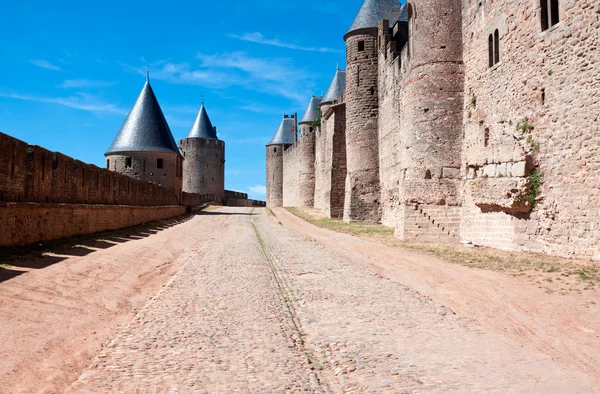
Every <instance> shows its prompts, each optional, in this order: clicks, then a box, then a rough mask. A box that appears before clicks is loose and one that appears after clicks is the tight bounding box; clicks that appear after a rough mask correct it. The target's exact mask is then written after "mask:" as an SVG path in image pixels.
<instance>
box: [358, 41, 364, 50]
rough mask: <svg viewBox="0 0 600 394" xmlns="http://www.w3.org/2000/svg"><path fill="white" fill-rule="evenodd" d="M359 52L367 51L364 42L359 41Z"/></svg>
mask: <svg viewBox="0 0 600 394" xmlns="http://www.w3.org/2000/svg"><path fill="white" fill-rule="evenodd" d="M358 51H359V52H364V51H365V42H364V41H359V42H358Z"/></svg>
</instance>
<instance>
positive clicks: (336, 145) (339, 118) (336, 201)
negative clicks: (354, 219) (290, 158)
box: [315, 68, 346, 219]
mask: <svg viewBox="0 0 600 394" xmlns="http://www.w3.org/2000/svg"><path fill="white" fill-rule="evenodd" d="M345 90H346V71H345V70H340V69H339V68H336V71H335V75H334V77H333V79H332V80H331V83H330V84H329V88H328V89H327V92H326V93H325V96H323V99H322V100H321V104H320V109H321V116H322V117H321V127H320V130H319V134H318V135H317V142H316V144H315V148H316V149H315V151H316V152H315V167H316V168H315V208H318V209H321V210H323V212H324V213H325V214H326V215H327V216H328V217H331V218H337V219H340V218H342V217H343V215H344V199H345V187H346V104H344V102H343V101H344V100H343V99H342V96H343V95H344V91H345Z"/></svg>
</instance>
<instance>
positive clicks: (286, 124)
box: [267, 115, 298, 207]
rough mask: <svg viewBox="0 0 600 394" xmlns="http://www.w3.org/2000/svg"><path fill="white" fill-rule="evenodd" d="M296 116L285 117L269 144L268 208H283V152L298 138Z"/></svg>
mask: <svg viewBox="0 0 600 394" xmlns="http://www.w3.org/2000/svg"><path fill="white" fill-rule="evenodd" d="M297 130H298V125H297V123H296V115H292V116H291V117H290V116H288V115H283V120H282V121H281V124H280V125H279V128H278V129H277V131H276V132H275V135H274V136H273V138H272V139H271V141H270V142H269V143H268V144H267V206H268V207H281V206H283V151H284V150H285V149H286V148H287V147H289V146H290V145H293V144H294V142H295V141H296V138H297Z"/></svg>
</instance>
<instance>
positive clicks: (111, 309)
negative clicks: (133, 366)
mask: <svg viewBox="0 0 600 394" xmlns="http://www.w3.org/2000/svg"><path fill="white" fill-rule="evenodd" d="M223 222H224V218H223V217H219V216H192V217H188V218H186V219H183V220H181V219H179V220H172V221H164V222H159V223H158V224H157V225H155V226H152V227H145V228H142V229H141V230H140V229H139V228H138V229H135V230H128V231H122V232H115V233H110V234H108V235H105V236H103V239H97V238H96V239H92V238H90V239H87V240H85V241H81V240H80V241H78V244H64V245H62V246H60V247H58V248H57V249H56V250H53V253H47V254H45V255H44V256H37V255H34V256H24V257H19V258H11V259H8V260H7V259H4V260H3V261H1V262H2V263H3V264H7V265H5V266H3V268H0V271H2V272H0V273H1V274H4V275H3V276H0V338H2V341H0V392H2V393H20V392H30V393H55V392H62V390H63V389H64V387H66V386H67V385H69V384H70V383H71V382H72V381H74V380H75V379H76V378H77V376H79V374H80V373H81V371H82V370H83V369H84V368H86V367H87V366H88V365H89V363H90V362H91V360H92V359H93V357H95V356H96V354H97V353H98V352H99V351H100V350H101V349H102V346H103V345H104V344H106V343H107V341H108V340H110V339H111V338H112V337H114V335H115V334H116V333H117V332H118V330H119V329H120V327H122V326H124V325H125V324H127V323H128V322H129V321H130V320H131V318H132V317H133V316H134V315H135V313H136V311H137V310H139V309H140V308H141V307H143V306H144V305H145V304H146V302H147V301H148V299H149V298H150V297H152V296H154V295H155V294H156V292H157V291H158V290H159V289H160V288H161V287H162V286H163V285H164V283H166V282H167V281H168V280H169V278H170V277H171V276H172V275H173V274H174V273H175V272H177V270H178V269H179V267H181V265H182V264H183V263H184V262H185V261H187V260H189V259H190V258H191V257H192V256H196V255H197V253H198V252H199V250H201V248H202V247H203V246H204V245H205V244H206V242H207V241H209V240H210V239H211V238H212V237H214V235H215V234H217V233H218V232H220V231H221V230H222V228H223V225H224V224H223ZM8 265H10V269H7V268H6V267H7V266H8Z"/></svg>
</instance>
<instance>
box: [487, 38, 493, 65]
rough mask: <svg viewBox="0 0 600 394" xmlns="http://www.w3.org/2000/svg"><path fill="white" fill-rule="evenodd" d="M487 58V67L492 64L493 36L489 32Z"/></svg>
mask: <svg viewBox="0 0 600 394" xmlns="http://www.w3.org/2000/svg"><path fill="white" fill-rule="evenodd" d="M488 58H489V62H488V63H489V67H492V66H493V65H494V37H493V36H492V35H491V34H490V36H489V37H488Z"/></svg>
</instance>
